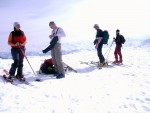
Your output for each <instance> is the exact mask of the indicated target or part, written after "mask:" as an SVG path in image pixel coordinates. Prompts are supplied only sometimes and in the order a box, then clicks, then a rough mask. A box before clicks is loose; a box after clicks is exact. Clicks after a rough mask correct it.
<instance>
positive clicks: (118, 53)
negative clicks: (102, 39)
mask: <svg viewBox="0 0 150 113" xmlns="http://www.w3.org/2000/svg"><path fill="white" fill-rule="evenodd" d="M113 40H114V42H115V43H116V47H115V51H114V55H115V61H114V62H113V63H114V64H120V63H122V62H123V58H122V53H121V47H122V44H124V43H125V41H126V40H125V38H124V36H123V35H121V34H120V30H119V29H117V30H116V38H114V39H113ZM118 56H119V59H118Z"/></svg>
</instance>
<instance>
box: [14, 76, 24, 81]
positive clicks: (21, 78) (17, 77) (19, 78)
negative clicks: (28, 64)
mask: <svg viewBox="0 0 150 113" xmlns="http://www.w3.org/2000/svg"><path fill="white" fill-rule="evenodd" d="M16 79H18V80H19V81H21V82H24V81H26V80H25V78H24V76H23V75H16Z"/></svg>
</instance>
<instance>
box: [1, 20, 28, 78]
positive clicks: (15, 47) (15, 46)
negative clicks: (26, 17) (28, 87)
mask: <svg viewBox="0 0 150 113" xmlns="http://www.w3.org/2000/svg"><path fill="white" fill-rule="evenodd" d="M8 45H10V46H11V55H12V59H13V61H14V63H12V65H11V68H10V70H9V75H8V76H4V78H5V79H6V80H8V81H12V80H13V78H14V77H15V78H17V79H19V80H22V81H25V78H24V76H23V74H22V71H23V59H24V55H23V54H22V52H21V49H22V51H24V52H25V45H26V36H25V34H24V32H23V31H22V30H20V24H19V23H18V22H14V31H12V32H11V33H10V35H9V38H8ZM16 70H17V75H15V72H16Z"/></svg>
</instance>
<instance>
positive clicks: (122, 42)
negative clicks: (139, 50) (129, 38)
mask: <svg viewBox="0 0 150 113" xmlns="http://www.w3.org/2000/svg"><path fill="white" fill-rule="evenodd" d="M120 36H121V44H124V43H125V42H126V40H125V38H124V36H123V35H120Z"/></svg>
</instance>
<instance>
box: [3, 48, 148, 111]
mask: <svg viewBox="0 0 150 113" xmlns="http://www.w3.org/2000/svg"><path fill="white" fill-rule="evenodd" d="M113 49H114V48H112V50H111V53H110V55H109V57H108V59H109V60H111V61H112V60H114V56H113ZM122 51H123V59H124V65H122V66H112V67H105V68H103V69H101V70H99V69H97V68H96V67H90V66H88V65H86V64H80V61H91V60H92V61H98V58H97V53H96V51H80V52H78V53H72V54H68V55H63V61H64V62H65V63H67V64H69V65H70V66H72V67H73V68H75V69H77V71H78V73H74V72H67V74H66V78H64V79H60V80H57V79H51V78H48V77H45V80H43V81H42V82H35V81H34V79H35V77H34V74H33V73H32V70H31V69H30V68H29V65H28V63H27V62H26V60H24V75H25V77H26V78H27V80H28V81H29V82H30V83H31V84H33V85H34V86H28V85H25V84H19V85H18V86H14V85H11V84H10V83H6V82H4V81H3V80H2V79H0V113H150V71H149V70H150V62H149V61H150V58H149V56H150V51H149V48H147V49H146V48H144V49H143V48H134V47H132V48H129V47H126V48H123V50H122ZM47 58H49V57H48V56H46V57H43V56H42V57H38V56H36V57H33V56H32V57H29V61H30V62H31V65H32V66H33V68H34V70H35V71H38V70H39V67H40V64H41V63H42V62H43V61H44V59H47ZM93 59H94V60H93ZM11 63H12V60H11V59H0V72H1V74H2V73H3V69H4V68H5V69H7V70H9V68H10V66H11ZM43 78H44V77H43Z"/></svg>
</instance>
